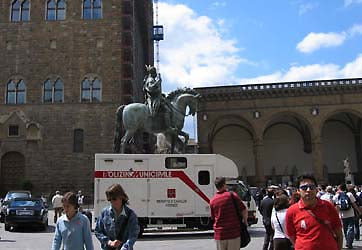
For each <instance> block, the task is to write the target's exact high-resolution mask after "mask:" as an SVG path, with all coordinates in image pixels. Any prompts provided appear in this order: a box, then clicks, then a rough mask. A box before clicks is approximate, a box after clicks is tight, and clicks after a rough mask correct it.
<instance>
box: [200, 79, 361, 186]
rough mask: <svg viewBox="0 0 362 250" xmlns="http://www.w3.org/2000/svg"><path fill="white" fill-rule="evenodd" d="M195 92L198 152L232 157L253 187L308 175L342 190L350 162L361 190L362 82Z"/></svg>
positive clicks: (330, 82) (216, 89) (243, 87)
mask: <svg viewBox="0 0 362 250" xmlns="http://www.w3.org/2000/svg"><path fill="white" fill-rule="evenodd" d="M196 91H198V92H199V93H200V94H201V95H202V100H201V102H200V105H199V111H198V117H197V124H198V127H197V128H198V129H197V131H198V142H199V152H200V153H221V154H224V155H225V156H227V157H229V158H231V159H233V160H234V161H235V162H236V164H237V165H238V168H239V176H240V177H241V178H243V179H244V180H246V181H247V182H248V183H249V184H251V185H266V184H271V183H274V184H279V183H283V184H287V183H290V182H293V181H295V179H296V177H297V176H298V175H299V174H301V173H303V172H313V173H314V174H315V175H316V177H317V178H318V180H319V181H322V182H327V183H332V184H338V183H341V182H343V181H345V179H344V178H345V176H344V165H343V160H344V159H346V158H347V157H348V159H349V161H350V163H351V169H352V173H353V176H354V181H355V183H359V184H362V150H361V128H362V127H361V126H362V79H361V78H356V79H331V80H329V79H326V80H319V81H304V82H287V83H270V84H258V85H240V86H222V87H205V88H197V89H196Z"/></svg>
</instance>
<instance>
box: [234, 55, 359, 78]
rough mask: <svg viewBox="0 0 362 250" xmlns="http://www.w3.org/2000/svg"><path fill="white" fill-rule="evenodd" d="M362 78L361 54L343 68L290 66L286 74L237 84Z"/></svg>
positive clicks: (319, 65) (278, 73) (317, 65)
mask: <svg viewBox="0 0 362 250" xmlns="http://www.w3.org/2000/svg"><path fill="white" fill-rule="evenodd" d="M361 76H362V54H359V55H358V56H357V57H356V59H355V60H354V61H352V62H349V63H347V64H346V65H344V66H343V67H341V66H340V65H337V64H332V63H330V64H311V65H305V66H292V67H290V68H289V69H288V71H286V72H281V71H277V72H274V73H272V74H269V75H264V76H258V77H255V78H247V79H246V78H245V79H239V81H238V83H239V84H257V83H273V82H289V81H308V80H322V79H335V78H358V77H361Z"/></svg>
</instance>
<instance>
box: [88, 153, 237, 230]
mask: <svg viewBox="0 0 362 250" xmlns="http://www.w3.org/2000/svg"><path fill="white" fill-rule="evenodd" d="M94 176H95V181H94V183H95V187H94V192H95V194H94V214H95V217H97V216H99V214H100V211H101V209H102V208H103V207H106V206H108V205H109V203H108V202H107V199H106V196H105V191H106V189H107V188H108V187H109V186H111V185H112V184H114V183H119V184H121V185H122V187H123V188H124V189H125V191H126V193H127V194H128V196H129V201H130V207H131V208H132V209H133V210H134V211H135V212H136V214H137V215H138V219H139V223H140V226H141V229H143V228H145V227H157V228H160V227H188V228H194V227H197V228H200V229H210V228H212V222H211V220H210V207H209V201H210V199H211V198H212V197H213V195H214V194H215V192H216V188H215V185H214V179H215V177H217V176H225V177H229V178H236V177H237V176H238V170H237V167H236V165H235V163H234V162H233V161H232V160H230V159H228V158H226V157H224V156H222V155H217V154H96V156H95V175H94Z"/></svg>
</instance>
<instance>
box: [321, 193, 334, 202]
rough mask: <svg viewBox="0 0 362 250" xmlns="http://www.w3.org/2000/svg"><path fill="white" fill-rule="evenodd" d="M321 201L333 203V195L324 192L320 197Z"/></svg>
mask: <svg viewBox="0 0 362 250" xmlns="http://www.w3.org/2000/svg"><path fill="white" fill-rule="evenodd" d="M321 200H325V201H329V202H330V203H332V204H334V203H333V194H331V193H328V192H326V193H325V194H323V195H322V196H321Z"/></svg>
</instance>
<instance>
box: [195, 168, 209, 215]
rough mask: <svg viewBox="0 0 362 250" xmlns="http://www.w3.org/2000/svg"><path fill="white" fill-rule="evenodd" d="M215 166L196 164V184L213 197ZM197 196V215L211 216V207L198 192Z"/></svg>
mask: <svg viewBox="0 0 362 250" xmlns="http://www.w3.org/2000/svg"><path fill="white" fill-rule="evenodd" d="M213 170H214V166H213V165H197V166H195V175H194V176H195V184H196V186H197V187H198V188H199V189H200V190H201V191H202V192H203V193H204V194H205V195H206V196H207V197H208V198H209V199H211V198H212V197H213V195H214V171H213ZM194 197H195V215H196V216H210V207H209V204H208V203H206V201H205V200H203V199H202V198H201V197H200V196H199V195H198V194H194Z"/></svg>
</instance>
